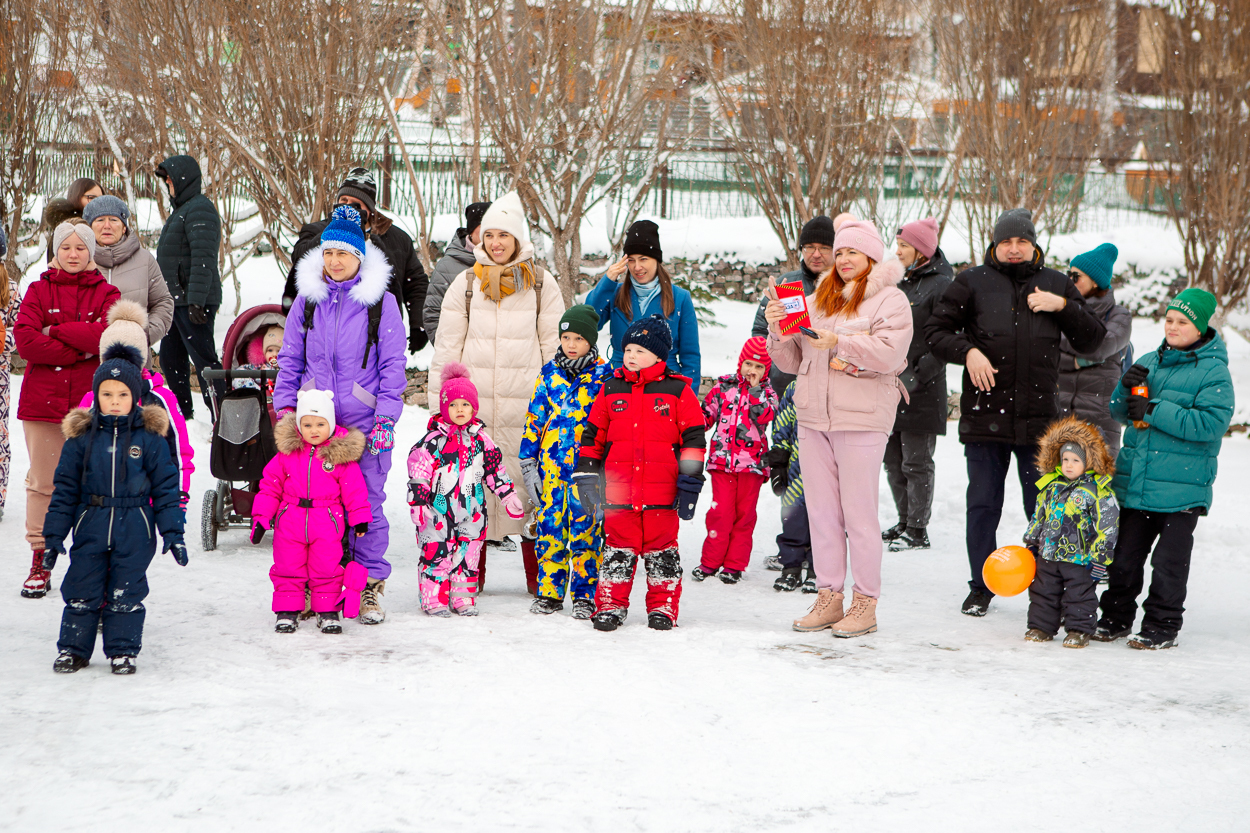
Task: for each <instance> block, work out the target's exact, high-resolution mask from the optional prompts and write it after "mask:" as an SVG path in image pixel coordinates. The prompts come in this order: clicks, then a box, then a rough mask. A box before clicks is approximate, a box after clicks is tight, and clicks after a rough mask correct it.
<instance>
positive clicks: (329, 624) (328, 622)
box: [317, 610, 343, 633]
mask: <svg viewBox="0 0 1250 833" xmlns="http://www.w3.org/2000/svg"><path fill="white" fill-rule="evenodd" d="M317 627H318V628H320V629H321V632H322V633H342V632H343V623H342V622H341V621H340V620H339V614H338V611H335V610H331V611H329V612H327V613H318V614H317Z"/></svg>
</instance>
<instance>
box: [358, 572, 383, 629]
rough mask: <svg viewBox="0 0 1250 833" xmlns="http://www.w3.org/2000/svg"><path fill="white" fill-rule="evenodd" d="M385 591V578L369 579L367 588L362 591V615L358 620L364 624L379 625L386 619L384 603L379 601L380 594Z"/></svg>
mask: <svg viewBox="0 0 1250 833" xmlns="http://www.w3.org/2000/svg"><path fill="white" fill-rule="evenodd" d="M385 591H386V581H385V580H382V581H379V580H378V579H376V578H371V579H369V581H368V583H366V584H365V589H364V590H361V591H360V616H359V617H357V619H356V621H358V622H360V624H362V625H379V624H381V623H382V622H383V620H385V619H386V611H385V610H383V609H382V603H381V602H380V601H378V596H381V595H382V594H383V593H384V592H385Z"/></svg>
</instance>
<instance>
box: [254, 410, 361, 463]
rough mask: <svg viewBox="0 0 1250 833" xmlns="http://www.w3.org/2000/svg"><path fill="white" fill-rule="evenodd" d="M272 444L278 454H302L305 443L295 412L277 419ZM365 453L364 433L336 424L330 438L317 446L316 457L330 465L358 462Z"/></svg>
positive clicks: (305, 446)
mask: <svg viewBox="0 0 1250 833" xmlns="http://www.w3.org/2000/svg"><path fill="white" fill-rule="evenodd" d="M273 441H274V445H276V446H277V448H278V453H279V454H302V453H303V451H304V449H305V448H307V447H308V446H307V444H306V443H305V442H304V438H303V437H301V436H300V433H299V426H298V425H296V423H295V414H287V415H286V416H284V417H283V418H282V419H280V420H278V424H277V426H275V427H274V429H273ZM364 453H365V435H364V434H363V433H362V432H361V431H360V430H359V429H357V428H346V427H344V426H342V425H336V426H335V428H334V433H333V434H332V435H331V436H330V439H328V440H326V441H325V442H323V443H322V444H321V445H320V446H319V447H318V448H317V459H319V460H322V461H323V462H326V463H329V464H330V465H332V466H341V465H343V464H344V463H355V462H358V461H359V460H360V458H361V456H362V455H363V454H364Z"/></svg>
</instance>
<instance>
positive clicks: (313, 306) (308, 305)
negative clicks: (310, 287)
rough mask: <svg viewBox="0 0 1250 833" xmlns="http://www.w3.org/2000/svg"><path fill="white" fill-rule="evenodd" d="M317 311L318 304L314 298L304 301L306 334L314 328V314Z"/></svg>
mask: <svg viewBox="0 0 1250 833" xmlns="http://www.w3.org/2000/svg"><path fill="white" fill-rule="evenodd" d="M316 311H317V302H316V301H314V300H313V299H312V298H305V299H304V332H308V331H309V330H311V329H312V326H313V313H315V312H316Z"/></svg>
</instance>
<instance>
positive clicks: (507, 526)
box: [429, 242, 564, 541]
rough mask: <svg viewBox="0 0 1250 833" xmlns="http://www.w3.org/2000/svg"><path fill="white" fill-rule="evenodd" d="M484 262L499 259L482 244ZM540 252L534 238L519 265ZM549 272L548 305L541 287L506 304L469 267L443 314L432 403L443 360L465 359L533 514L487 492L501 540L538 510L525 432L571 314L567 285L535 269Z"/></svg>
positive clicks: (450, 291)
mask: <svg viewBox="0 0 1250 833" xmlns="http://www.w3.org/2000/svg"><path fill="white" fill-rule="evenodd" d="M474 251H475V255H476V257H477V259H478V262H479V263H487V264H489V263H490V262H491V261H490V260H489V257H488V256H487V255H486V253H485V252H484V251H483V250H482V247H481V246H480V245H479V246H477V248H476V249H475V250H474ZM533 256H534V247H533V245H532V244H530V243H528V242H526V243H524V244H523V245H522V247H521V253H520V256H519V257H518V258H517V260H515V261H513V263H517V262H520V261H522V260H527V259H529V258H532V257H533ZM535 272H536V273H540V274H541V275H542V280H543V292H542V309H541V310H539V309H537V307H536V303H537V300H536V295H535V292H534V290H533V289H523V290H518V291H516V292H514V293H513V294H511V295H509V296H508V297H506V298H504V299H503V300H502V301H500V302H499V303H498V304H496V303H495V302H493V301H491V300H490V299H489V298H487V297H486V295H484V294H483V293H482V288H481V285H480V283H478V282H477V276H476V275H474V274H473V270H472V269H466V270H465V271H463V272H461V273H460V274H459V275H457V276H456V278H455V280H453V281H452V282H451V285H450V286H448V287H447V295H446V296H445V297H444V298H443V307H442V310H441V312H440V313H439V316H438V340H437V341H436V342H435V349H434V361H433V362H431V363H430V381H429V402H430V405H429V408H430V411H431V412H432V413H433V412H436V411H437V409H438V391H439V384H440V378H439V377H440V374H441V373H442V370H443V365H445V364H447V363H448V362H457V361H458V362H462V363H463V364H464V365H465V366H466V367H467V368H469V377H470V378H471V379H472V380H473V384H474V385H475V386H476V387H477V396H478V403H479V410H478V416H479V417H481V419H482V422H484V423H486V433H488V434H489V435H490V437H491V439H492V440H494V441H495V444H496V445H498V446H499V449H500V451H502V452H503V458H504V464H505V465H506V466H507V468H508V475H509V476H510V477H511V478H512V483H513V485H514V486H515V487H516V490H517V494H518V495H519V496H520V497H521V502H522V503H524V504H525V506H526V510H527V515H526V517H525V518H522V519H518V520H513V519H512V518H509V517H508V516H507V515H506V514H505V513H504V511H503V507H502V506H500V504H499V501H498V499H496V498H495V496H494V495H493V494H489V493H488V495H487V500H488V503H489V505H488V508H487V512H488V514H489V517H490V527H489V528H488V529H487V531H486V537H487V538H489V539H491V540H492V541H497V540H499V539H500V538H502V537H503V536H504V535H517V534H520V533H521V532H522V531H523V530H524V529H525V525H526V523H528V520H529V515H528V513H529V511H530V510H531V507H530V505H529V501H528V495H527V494H526V491H525V483H524V481H523V480H522V479H521V464H520V462H519V459H518V454H519V453H520V450H521V434H522V432H523V431H524V429H525V416H526V414H527V413H528V412H529V404H530V397H532V396H533V394H534V385H535V382H536V380H537V379H538V371H539V370H541V369H542V366H543V365H544V364H546V363H547V362H549V361H551V359H552V358H553V357H554V356H555V354H556V348H557V347H559V345H560V334H559V324H560V317H561V316H562V315H564V297H563V296H562V295H561V294H560V285H559V284H558V283H557V282H556V279H555V278H553V277H552V276H551V274H550V273H548V272H546V271H544V270H542V269H539V268H535ZM470 280H473V281H474V282H475V284H474V287H473V306H472V308H471V309H470V310H469V311H468V312H469V314H468V315H467V316H466V314H465V289H466V287H467V286H468V281H470Z"/></svg>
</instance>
